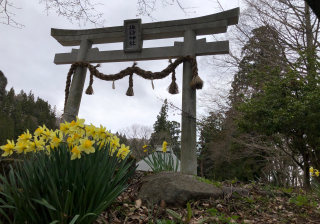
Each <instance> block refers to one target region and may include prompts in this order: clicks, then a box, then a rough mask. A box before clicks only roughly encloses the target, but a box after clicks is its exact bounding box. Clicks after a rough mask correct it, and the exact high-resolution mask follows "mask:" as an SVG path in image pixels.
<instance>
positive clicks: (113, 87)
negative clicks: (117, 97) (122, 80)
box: [112, 79, 116, 89]
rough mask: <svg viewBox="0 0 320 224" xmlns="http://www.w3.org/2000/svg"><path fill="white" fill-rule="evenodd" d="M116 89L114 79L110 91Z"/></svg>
mask: <svg viewBox="0 0 320 224" xmlns="http://www.w3.org/2000/svg"><path fill="white" fill-rule="evenodd" d="M115 88H116V87H115V86H114V79H113V83H112V89H115Z"/></svg>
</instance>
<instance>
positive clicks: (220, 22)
mask: <svg viewBox="0 0 320 224" xmlns="http://www.w3.org/2000/svg"><path fill="white" fill-rule="evenodd" d="M239 14H240V9H239V8H234V9H231V10H228V11H224V12H220V13H216V14H212V15H208V16H202V17H198V18H192V19H182V20H172V21H165V22H155V23H145V24H141V32H142V40H153V39H164V38H174V37H183V36H184V32H185V31H186V30H193V31H194V32H195V34H196V35H197V36H198V35H210V34H217V33H225V32H227V27H228V26H230V25H235V24H238V20H239ZM51 36H52V37H54V38H55V39H56V40H57V41H58V42H59V43H60V44H61V45H62V46H79V45H80V43H81V40H82V39H84V38H85V39H89V40H90V41H91V42H92V44H104V43H116V42H123V41H124V38H125V34H124V26H115V27H106V28H95V29H87V30H63V29H54V28H51Z"/></svg>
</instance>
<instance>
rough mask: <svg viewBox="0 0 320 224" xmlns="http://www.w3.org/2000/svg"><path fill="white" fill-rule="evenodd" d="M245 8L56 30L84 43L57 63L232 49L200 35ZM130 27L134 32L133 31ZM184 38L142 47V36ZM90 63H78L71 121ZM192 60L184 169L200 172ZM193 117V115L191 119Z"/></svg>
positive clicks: (69, 41)
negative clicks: (111, 46)
mask: <svg viewBox="0 0 320 224" xmlns="http://www.w3.org/2000/svg"><path fill="white" fill-rule="evenodd" d="M239 13H240V9H239V8H235V9H232V10H228V11H224V12H221V13H217V14H212V15H208V16H203V17H198V18H192V19H184V20H174V21H166V22H156V23H146V24H141V20H140V19H136V20H125V21H124V26H117V27H105V28H98V29H88V30H62V29H53V28H52V29H51V36H52V37H54V38H55V39H56V40H57V41H58V42H59V43H60V44H61V45H62V46H79V45H80V49H72V52H71V53H62V54H56V55H55V59H54V63H55V64H72V63H74V62H76V61H87V62H91V63H102V62H122V61H142V60H158V59H168V58H169V57H170V58H178V57H180V56H186V55H190V56H200V55H215V54H228V53H229V42H228V41H220V42H211V43H206V40H205V39H200V40H196V36H199V35H209V34H217V33H224V32H227V27H228V26H230V25H235V24H237V23H238V20H239ZM131 32H134V33H133V34H132V33H131ZM174 37H184V42H175V43H174V46H172V47H158V48H143V47H142V45H143V40H152V39H163V38H174ZM116 42H123V43H124V50H118V51H102V52H100V51H99V49H97V48H93V49H91V48H92V45H93V44H104V43H116ZM86 72H87V68H83V67H77V69H76V71H75V74H74V76H73V78H72V82H71V87H70V93H69V97H68V101H67V104H66V107H65V111H64V116H63V119H64V120H65V121H67V122H71V121H72V120H75V119H76V116H77V115H78V113H79V108H80V102H81V98H82V93H83V87H84V83H85V77H86ZM191 80H192V65H191V63H190V62H189V61H186V62H183V79H182V83H183V86H182V111H184V112H186V113H189V114H191V115H192V116H187V115H185V114H184V113H182V118H181V171H180V172H182V173H184V174H188V175H196V174H197V155H196V120H195V119H194V118H195V117H196V90H194V89H191V88H190V83H191ZM192 117H193V118H192Z"/></svg>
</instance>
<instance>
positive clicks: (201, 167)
mask: <svg viewBox="0 0 320 224" xmlns="http://www.w3.org/2000/svg"><path fill="white" fill-rule="evenodd" d="M202 164H203V160H201V162H200V169H201V177H203V166H202Z"/></svg>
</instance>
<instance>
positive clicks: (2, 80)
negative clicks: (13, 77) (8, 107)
mask: <svg viewBox="0 0 320 224" xmlns="http://www.w3.org/2000/svg"><path fill="white" fill-rule="evenodd" d="M7 84H8V80H7V78H6V77H5V76H4V74H3V73H2V71H1V70H0V107H1V104H2V100H3V97H4V95H5V90H6V86H7Z"/></svg>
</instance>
